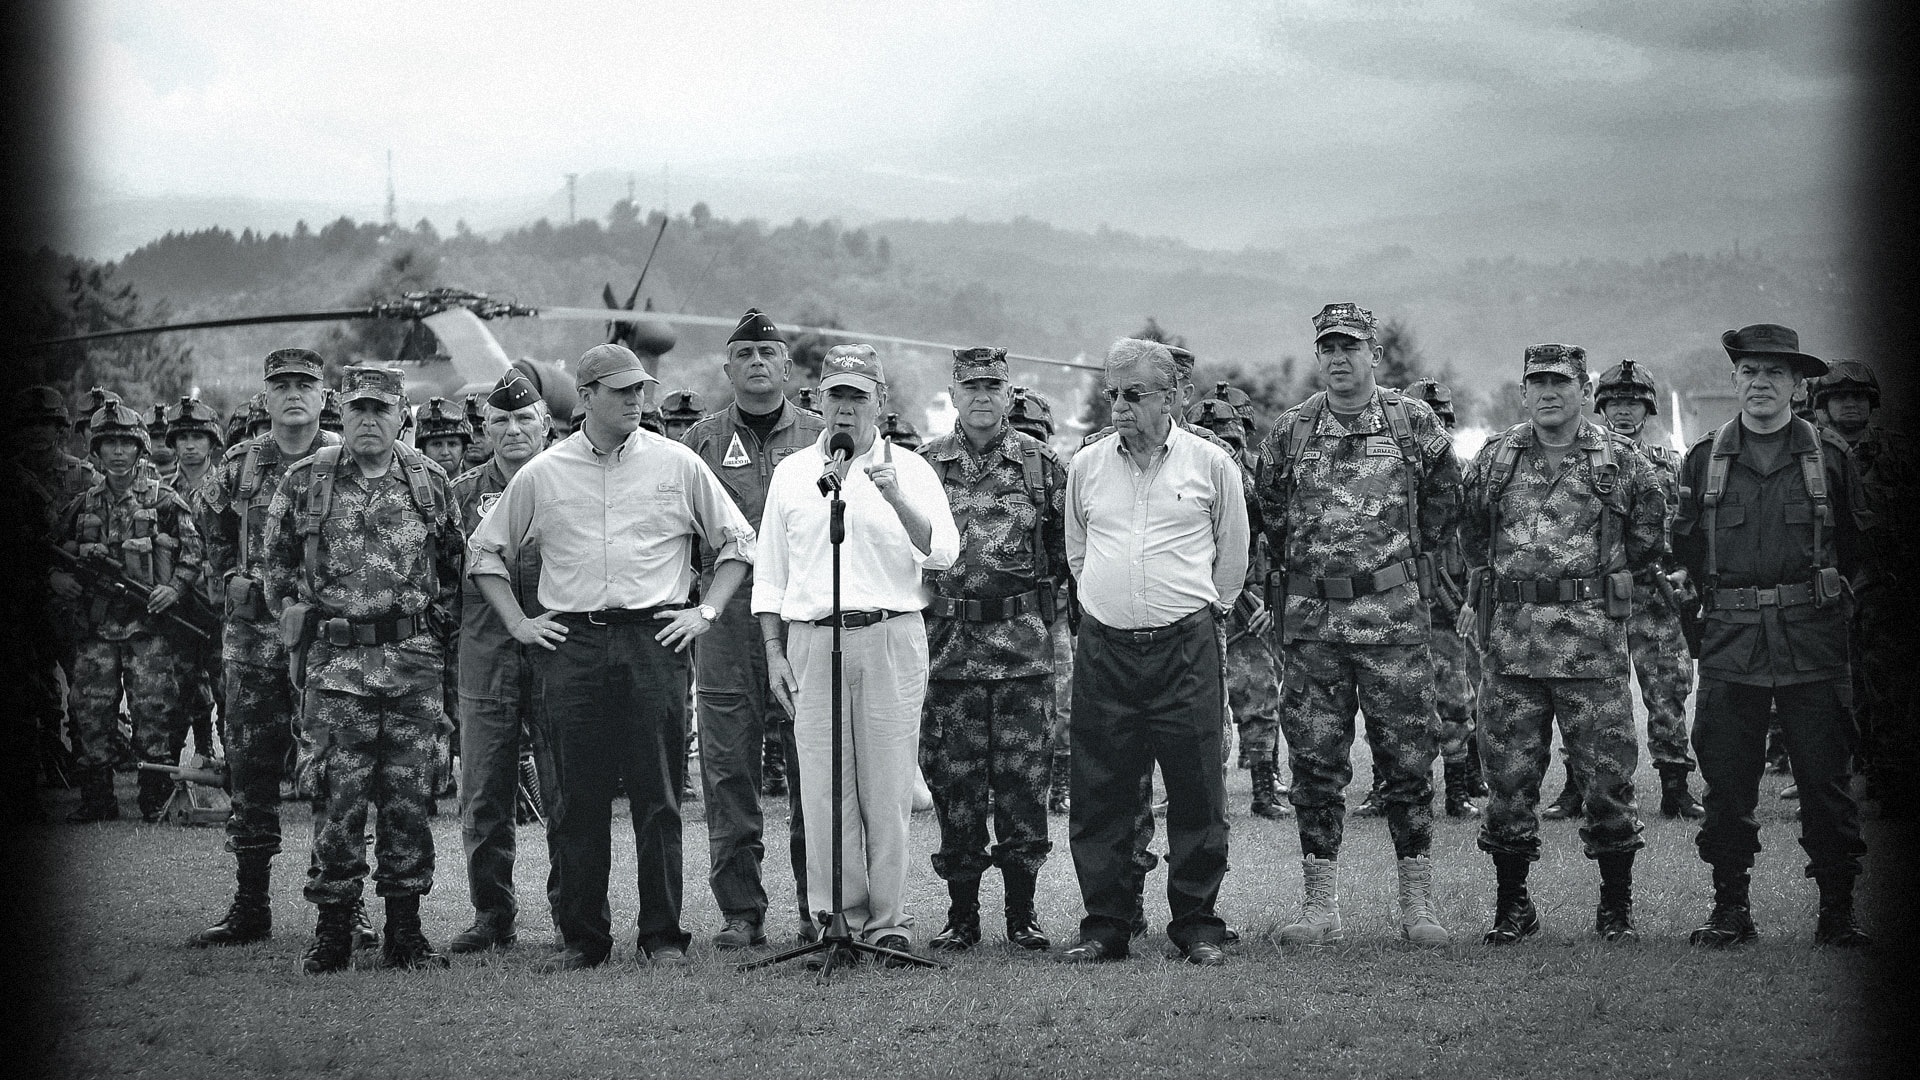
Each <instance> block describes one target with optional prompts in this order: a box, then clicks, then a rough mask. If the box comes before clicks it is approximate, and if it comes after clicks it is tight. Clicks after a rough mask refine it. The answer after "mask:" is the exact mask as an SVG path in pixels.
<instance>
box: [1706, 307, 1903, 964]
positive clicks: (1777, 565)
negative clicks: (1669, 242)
mask: <svg viewBox="0 0 1920 1080" xmlns="http://www.w3.org/2000/svg"><path fill="white" fill-rule="evenodd" d="M1720 341H1721V344H1722V346H1723V347H1725V349H1726V350H1727V356H1728V357H1729V358H1730V359H1731V360H1732V362H1733V390H1734V394H1735V396H1736V398H1737V399H1738V401H1739V405H1740V415H1739V416H1737V417H1735V418H1734V419H1733V420H1730V421H1728V422H1727V423H1726V424H1724V425H1722V426H1721V427H1720V429H1719V430H1718V431H1715V432H1713V433H1711V434H1709V435H1707V436H1705V437H1704V438H1702V439H1701V440H1700V441H1698V442H1696V443H1695V444H1694V445H1693V449H1691V450H1689V451H1688V452H1687V458H1686V462H1685V464H1684V465H1682V467H1681V474H1680V487H1681V491H1682V492H1683V493H1684V494H1683V496H1682V500H1681V504H1680V510H1679V513H1678V514H1677V515H1676V516H1675V520H1674V525H1673V535H1674V544H1675V548H1676V550H1677V552H1678V554H1679V559H1680V563H1681V565H1682V566H1683V567H1685V569H1686V572H1687V574H1688V575H1689V576H1690V577H1691V578H1692V579H1693V580H1694V581H1696V582H1697V583H1698V584H1699V587H1700V598H1701V615H1702V618H1703V619H1704V620H1705V625H1704V627H1703V629H1702V634H1701V645H1700V687H1699V692H1698V698H1697V705H1696V707H1695V710H1694V720H1693V749H1694V753H1695V754H1697V755H1698V756H1699V759H1700V772H1701V775H1702V776H1703V777H1705V779H1706V782H1707V796H1706V807H1707V816H1706V820H1705V821H1704V822H1702V823H1701V826H1700V833H1699V835H1698V837H1696V839H1695V842H1696V843H1697V844H1698V846H1699V848H1700V857H1701V859H1702V860H1704V861H1705V862H1706V863H1707V864H1708V865H1710V866H1712V867H1713V911H1712V913H1711V914H1710V915H1709V916H1708V917H1707V921H1706V923H1705V924H1704V925H1702V926H1701V927H1700V928H1699V929H1697V930H1695V931H1694V932H1693V936H1692V940H1693V943H1694V944H1695V945H1703V946H1708V947H1725V946H1729V945H1738V944H1742V943H1744V942H1748V941H1752V940H1753V939H1754V938H1755V937H1756V936H1757V931H1756V930H1755V929H1754V924H1753V916H1752V913H1751V904H1750V901H1749V890H1750V884H1751V871H1752V867H1753V856H1754V853H1755V852H1757V851H1759V850H1760V826H1759V824H1758V823H1757V822H1755V821H1754V817H1753V812H1754V807H1755V805H1756V803H1757V802H1758V800H1759V797H1760V795H1759V791H1760V775H1761V771H1762V769H1764V768H1765V765H1766V758H1765V754H1766V724H1767V716H1768V712H1769V706H1774V707H1777V708H1778V710H1779V716H1780V724H1781V727H1782V729H1783V731H1784V733H1785V736H1786V743H1787V751H1788V755H1789V758H1790V760H1791V761H1792V766H1793V777H1794V780H1795V782H1796V783H1798V784H1799V786H1800V846H1801V847H1802V848H1804V849H1806V852H1807V862H1808V865H1807V876H1809V877H1812V878H1813V879H1814V880H1815V881H1817V882H1818V883H1819V885H1820V916H1819V921H1818V923H1817V925H1816V927H1815V931H1814V940H1815V941H1817V942H1819V943H1820V944H1823V945H1839V946H1849V947H1851V946H1860V945H1865V944H1867V943H1868V939H1867V935H1866V934H1865V933H1864V932H1862V931H1861V929H1860V926H1859V924H1858V923H1856V922H1855V921H1854V915H1853V883H1854V879H1855V878H1856V877H1858V876H1859V874H1860V872H1861V866H1862V860H1863V857H1864V856H1865V854H1866V850H1867V847H1866V842H1865V841H1864V840H1863V839H1862V838H1861V835H1860V811H1859V807H1858V806H1857V805H1856V804H1855V803H1854V800H1853V795H1852V793H1851V792H1850V790H1849V785H1850V782H1851V780H1852V776H1851V774H1850V768H1851V758H1852V755H1853V751H1854V746H1855V742H1856V739H1857V736H1856V734H1855V730H1854V723H1853V715H1852V705H1853V676H1852V671H1851V669H1850V666H1849V656H1848V648H1847V644H1848V623H1849V621H1850V619H1851V617H1852V614H1853V597H1852V592H1851V590H1850V589H1849V588H1848V586H1847V579H1849V578H1853V577H1856V576H1857V575H1858V574H1859V573H1860V571H1861V570H1862V568H1863V566H1864V555H1865V550H1864V547H1865V544H1866V543H1867V537H1865V536H1864V535H1863V529H1864V528H1865V526H1866V521H1865V519H1866V517H1867V514H1866V506H1865V501H1864V498H1863V492H1862V491H1861V487H1860V484H1859V482H1858V480H1857V478H1856V477H1855V475H1854V469H1853V465H1852V462H1851V461H1850V460H1849V458H1848V455H1847V450H1846V444H1845V443H1843V442H1842V441H1841V440H1840V439H1839V438H1838V437H1836V436H1833V435H1830V434H1826V433H1822V432H1820V431H1818V430H1817V429H1816V428H1814V427H1813V425H1811V424H1808V423H1806V422H1805V421H1802V420H1799V419H1798V418H1797V417H1795V416H1793V414H1792V412H1791V411H1790V410H1791V403H1792V400H1793V397H1794V395H1795V394H1796V393H1797V392H1798V391H1800V390H1801V388H1802V387H1803V385H1804V384H1805V382H1806V380H1807V379H1809V378H1811V377H1815V376H1819V375H1823V374H1825V373H1826V370H1827V365H1826V364H1825V363H1823V362H1822V361H1821V360H1820V359H1819V358H1818V357H1815V356H1810V355H1808V354H1806V353H1803V352H1801V351H1800V339H1799V335H1797V334H1795V333H1794V332H1793V331H1792V330H1791V329H1789V328H1787V327H1785V326H1779V325H1776V324H1772V323H1758V324H1755V325H1752V326H1747V327H1743V328H1742V329H1739V330H1729V331H1727V332H1726V333H1725V334H1724V335H1722V336H1721V339H1720Z"/></svg>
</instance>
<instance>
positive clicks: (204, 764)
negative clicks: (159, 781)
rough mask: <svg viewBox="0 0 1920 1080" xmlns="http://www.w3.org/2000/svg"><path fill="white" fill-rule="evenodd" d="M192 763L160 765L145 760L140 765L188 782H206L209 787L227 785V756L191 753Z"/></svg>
mask: <svg viewBox="0 0 1920 1080" xmlns="http://www.w3.org/2000/svg"><path fill="white" fill-rule="evenodd" d="M188 760H190V761H193V762H195V764H192V765H158V764H155V763H154V762H151V761H143V762H141V763H140V767H141V768H142V769H145V770H146V771H147V772H157V773H166V774H167V775H168V776H171V777H173V778H174V779H175V780H178V781H181V782H183V783H188V784H205V785H206V786H207V787H217V788H223V787H226V786H227V761H226V759H225V758H207V757H201V756H200V755H198V754H189V755H188Z"/></svg>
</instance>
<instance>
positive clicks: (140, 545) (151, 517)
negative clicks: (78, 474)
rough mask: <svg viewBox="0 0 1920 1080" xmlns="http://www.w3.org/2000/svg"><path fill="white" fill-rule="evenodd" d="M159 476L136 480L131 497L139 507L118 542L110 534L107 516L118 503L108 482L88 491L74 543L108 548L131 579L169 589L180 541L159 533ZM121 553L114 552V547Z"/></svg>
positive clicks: (160, 497) (111, 555)
mask: <svg viewBox="0 0 1920 1080" xmlns="http://www.w3.org/2000/svg"><path fill="white" fill-rule="evenodd" d="M165 490H166V489H165V487H164V485H162V484H161V483H160V480H159V478H158V477H157V476H155V475H153V474H151V473H146V474H142V475H140V476H138V477H136V478H135V479H134V481H133V483H132V485H131V486H130V487H129V488H128V494H129V495H130V496H131V497H132V498H133V501H134V503H135V505H136V507H137V509H135V510H134V511H133V520H132V521H130V522H128V523H127V534H126V535H125V536H122V537H120V538H119V540H118V541H115V540H114V539H113V537H112V536H110V535H109V533H108V530H107V516H108V515H111V514H112V513H113V503H114V502H116V501H117V499H116V497H115V496H114V494H113V492H112V490H111V489H110V488H108V487H107V484H106V481H105V480H101V481H100V482H99V483H97V484H95V485H94V486H93V487H91V488H89V489H88V490H87V493H86V495H85V499H86V503H85V505H84V506H82V507H81V509H80V514H79V517H78V519H77V520H76V522H75V530H74V532H75V540H76V541H77V542H78V543H80V544H98V545H100V546H102V547H106V548H108V549H109V550H108V553H107V554H108V557H109V558H111V559H113V560H114V561H116V562H118V563H119V564H120V567H121V569H122V570H124V571H125V572H126V575H127V576H128V577H129V578H132V579H133V580H134V581H137V582H139V583H141V584H143V585H149V586H152V585H166V584H168V583H170V582H171V581H172V580H173V571H174V567H175V565H176V560H177V558H178V554H177V553H178V552H179V550H180V538H179V537H177V536H169V535H167V534H166V533H163V532H161V531H160V503H161V501H162V495H163V493H164V491H165ZM116 543H117V545H118V547H119V550H118V551H114V550H111V549H112V548H113V547H114V546H115V545H116Z"/></svg>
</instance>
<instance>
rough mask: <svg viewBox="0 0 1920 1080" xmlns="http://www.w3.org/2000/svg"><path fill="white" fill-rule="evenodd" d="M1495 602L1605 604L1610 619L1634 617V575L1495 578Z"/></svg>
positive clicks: (1622, 572)
mask: <svg viewBox="0 0 1920 1080" xmlns="http://www.w3.org/2000/svg"><path fill="white" fill-rule="evenodd" d="M1493 599H1494V600H1495V601H1497V602H1499V603H1503V604H1572V603H1577V602H1579V601H1582V600H1605V601H1606V602H1607V617H1608V618H1613V619H1624V618H1626V617H1627V616H1628V615H1631V614H1633V575H1632V574H1630V573H1628V572H1626V571H1624V570H1622V571H1620V572H1619V573H1614V574H1603V575H1601V576H1598V577H1584V578H1524V579H1515V578H1494V579H1493Z"/></svg>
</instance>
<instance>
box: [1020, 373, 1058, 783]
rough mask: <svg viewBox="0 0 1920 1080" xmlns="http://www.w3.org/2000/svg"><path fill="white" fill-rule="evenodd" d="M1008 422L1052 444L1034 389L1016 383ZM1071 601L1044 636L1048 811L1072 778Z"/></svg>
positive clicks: (1048, 414)
mask: <svg viewBox="0 0 1920 1080" xmlns="http://www.w3.org/2000/svg"><path fill="white" fill-rule="evenodd" d="M1007 424H1008V426H1010V427H1012V428H1013V430H1015V431H1018V432H1020V433H1021V434H1023V435H1030V436H1032V437H1033V438H1035V439H1038V440H1039V441H1040V442H1042V443H1051V442H1052V440H1053V404H1052V403H1051V402H1049V401H1048V400H1047V399H1046V396H1045V395H1044V394H1041V393H1040V392H1039V391H1037V390H1030V389H1028V388H1027V387H1024V386H1016V387H1014V388H1013V393H1012V395H1011V396H1010V397H1009V398H1008V399H1007ZM1072 580H1073V579H1072V578H1071V577H1069V578H1068V579H1067V584H1069V585H1071V584H1072ZM1072 604H1073V599H1072V596H1071V594H1070V593H1063V594H1062V595H1061V596H1060V613H1061V617H1060V618H1057V619H1055V620H1053V622H1052V623H1051V624H1050V625H1049V626H1048V627H1047V637H1048V638H1049V639H1050V640H1051V642H1052V648H1053V733H1052V735H1051V736H1050V738H1049V739H1048V746H1049V747H1050V748H1051V749H1050V752H1049V757H1048V760H1049V762H1050V765H1049V767H1048V780H1047V813H1049V814H1064V813H1066V812H1067V805H1068V799H1069V797H1070V795H1069V782H1070V780H1071V779H1072V769H1073V765H1072V762H1073V739H1072V736H1071V735H1070V734H1069V733H1068V730H1067V729H1068V725H1069V723H1070V722H1071V720H1072V717H1073V627H1072V625H1071V624H1072V622H1073V618H1072V612H1071V608H1072Z"/></svg>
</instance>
